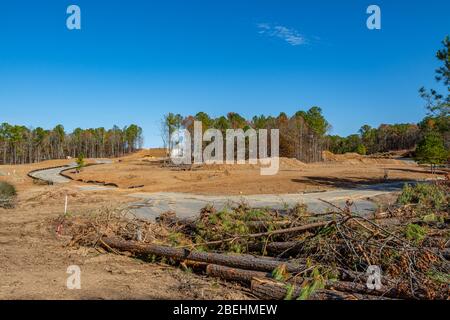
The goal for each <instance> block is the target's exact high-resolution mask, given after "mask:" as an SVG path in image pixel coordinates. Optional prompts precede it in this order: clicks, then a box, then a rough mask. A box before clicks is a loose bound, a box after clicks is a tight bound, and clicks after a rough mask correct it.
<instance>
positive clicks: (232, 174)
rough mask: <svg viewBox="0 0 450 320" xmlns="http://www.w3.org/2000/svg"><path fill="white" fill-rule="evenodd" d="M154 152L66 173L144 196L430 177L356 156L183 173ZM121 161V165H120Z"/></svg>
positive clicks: (276, 190) (396, 163) (406, 165)
mask: <svg viewBox="0 0 450 320" xmlns="http://www.w3.org/2000/svg"><path fill="white" fill-rule="evenodd" d="M158 156H160V154H159V153H158V152H154V151H141V152H139V153H138V154H135V155H133V156H130V157H127V158H123V159H120V160H116V161H115V162H114V163H112V164H109V165H99V166H91V167H87V168H85V169H83V171H82V172H81V173H78V174H76V173H75V172H73V170H72V171H68V172H66V173H67V174H68V175H69V176H71V177H72V178H73V179H75V180H81V181H84V182H88V181H101V182H105V183H113V184H116V185H118V186H119V187H120V188H123V189H127V188H133V187H139V191H144V192H162V191H166V192H186V193H198V194H210V195H211V194H212V195H224V194H226V195H238V194H244V195H250V194H283V193H299V192H305V191H307V192H310V191H318V190H328V189H334V188H342V187H352V186H355V185H356V184H373V183H380V182H383V181H384V178H385V175H387V179H388V180H389V181H391V182H392V181H399V180H409V179H411V180H421V179H426V178H432V177H433V175H430V174H429V173H428V172H427V168H423V167H419V166H417V165H416V164H414V163H410V162H406V161H402V160H396V159H373V158H367V157H361V156H358V155H356V154H350V155H346V156H334V155H333V157H332V158H331V159H330V157H329V158H328V161H325V162H323V163H315V164H305V163H302V162H300V161H297V160H295V159H286V158H281V159H280V171H279V172H278V174H277V175H274V176H261V175H260V168H259V166H257V165H248V164H246V165H209V166H206V165H205V166H197V167H193V168H192V170H189V171H182V170H176V169H173V168H166V167H162V166H161V164H160V161H159V159H158ZM119 161H120V162H119Z"/></svg>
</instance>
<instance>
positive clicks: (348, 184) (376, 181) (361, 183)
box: [292, 176, 414, 191]
mask: <svg viewBox="0 0 450 320" xmlns="http://www.w3.org/2000/svg"><path fill="white" fill-rule="evenodd" d="M292 182H298V183H312V184H314V185H316V186H326V187H334V188H340V189H364V190H383V191H397V190H399V189H401V188H402V187H403V185H404V184H405V183H411V182H414V181H408V180H403V179H388V180H384V179H380V178H371V179H360V178H357V177H349V178H336V177H315V176H309V177H304V178H301V179H292Z"/></svg>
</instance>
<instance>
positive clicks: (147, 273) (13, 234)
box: [0, 150, 432, 299]
mask: <svg viewBox="0 0 450 320" xmlns="http://www.w3.org/2000/svg"><path fill="white" fill-rule="evenodd" d="M160 156H161V150H156V151H154V150H153V151H152V150H150V151H149V150H146V151H141V152H139V153H138V154H135V155H132V156H128V157H124V158H122V159H115V160H114V162H113V163H112V164H102V165H97V166H91V167H87V168H85V169H84V170H83V172H82V173H80V174H73V173H69V174H70V175H72V177H73V178H74V179H82V180H99V181H105V182H110V183H116V184H117V185H119V187H121V188H118V189H114V190H93V191H83V190H82V189H80V186H81V185H83V183H81V182H77V181H72V182H70V183H68V184H64V185H53V186H47V185H39V184H36V183H33V180H32V179H31V178H29V177H28V176H27V173H28V172H29V171H32V170H36V169H39V168H48V167H55V166H60V165H67V164H70V163H71V162H72V161H71V160H58V161H47V162H43V163H39V164H33V165H16V166H0V181H8V182H10V183H12V184H14V185H15V186H16V187H17V189H18V198H17V205H16V208H14V209H8V210H7V209H1V208H0V270H1V271H2V277H1V282H0V299H16V298H19V299H35V298H48V299H80V298H87V299H97V298H98V299H105V298H112V299H115V298H116V299H119V298H120V299H127V298H130V299H135V298H138V299H139V298H142V299H245V298H252V296H251V295H248V294H247V293H245V291H242V290H240V288H239V287H238V286H237V285H231V284H225V283H223V282H220V281H217V280H211V279H206V278H204V277H202V276H198V275H195V274H192V273H190V272H185V271H182V270H180V269H175V268H172V267H168V266H167V265H163V264H148V263H143V262H141V261H140V260H136V259H133V258H129V257H126V256H118V255H114V254H105V252H100V251H97V250H96V249H86V248H83V247H81V248H78V249H74V248H73V247H67V244H68V243H69V241H70V239H68V238H67V237H65V236H64V232H62V233H61V234H62V235H61V234H59V233H58V232H57V231H58V222H57V221H58V218H59V217H60V216H61V215H62V214H63V208H64V198H65V196H66V195H67V196H68V199H69V214H71V215H79V214H90V213H93V212H95V211H96V210H104V208H113V207H118V206H123V205H125V203H128V202H131V201H133V199H131V198H130V197H127V195H128V194H129V193H132V192H136V189H132V190H131V189H127V188H128V187H130V186H138V185H144V186H143V187H142V188H140V189H139V191H141V190H143V191H147V192H152V191H178V192H191V193H204V194H241V193H242V194H261V193H276V194H279V193H295V192H301V191H308V190H309V191H313V190H319V189H332V188H337V187H340V186H349V185H355V184H357V183H375V182H379V180H380V179H383V178H384V175H385V174H386V171H385V170H388V171H387V173H388V179H389V180H391V181H395V180H397V179H399V180H404V179H425V178H431V177H432V176H431V175H430V174H429V173H427V172H426V169H425V168H421V167H419V166H416V165H412V164H408V163H405V162H402V161H398V160H379V159H366V158H357V157H356V158H357V159H350V160H349V161H347V160H348V159H347V160H345V161H344V160H343V161H339V160H337V161H336V160H334V161H330V162H325V163H321V164H310V165H306V164H302V163H300V162H298V161H296V160H290V159H283V160H282V166H281V170H280V172H279V174H278V175H276V176H268V177H262V176H260V175H259V168H257V167H249V166H243V167H242V168H236V169H234V168H230V167H220V166H212V167H209V168H205V167H202V168H196V169H195V170H193V171H175V170H173V169H170V168H162V167H161V166H160V165H159V164H158V158H159V157H160ZM119 160H120V162H119ZM59 231H61V230H59ZM73 264H75V265H79V266H80V267H81V270H82V289H81V290H68V289H67V288H66V279H67V277H68V274H66V270H67V267H68V266H70V265H73Z"/></svg>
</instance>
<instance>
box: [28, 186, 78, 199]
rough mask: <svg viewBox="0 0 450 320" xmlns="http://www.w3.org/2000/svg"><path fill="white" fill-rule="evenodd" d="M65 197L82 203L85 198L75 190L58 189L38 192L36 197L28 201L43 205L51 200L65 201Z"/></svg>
mask: <svg viewBox="0 0 450 320" xmlns="http://www.w3.org/2000/svg"><path fill="white" fill-rule="evenodd" d="M66 195H67V197H68V198H69V199H77V201H82V200H84V199H85V198H86V195H85V194H83V193H81V192H79V191H77V190H73V189H69V188H58V189H50V190H46V191H44V192H40V193H39V194H38V195H36V196H34V197H32V198H31V199H29V201H33V202H39V203H44V202H48V201H53V200H63V199H65V197H66Z"/></svg>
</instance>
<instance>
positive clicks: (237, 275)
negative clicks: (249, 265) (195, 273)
mask: <svg viewBox="0 0 450 320" xmlns="http://www.w3.org/2000/svg"><path fill="white" fill-rule="evenodd" d="M206 274H207V275H208V276H211V277H216V278H220V279H223V280H228V281H236V282H243V283H247V284H250V282H251V281H252V280H253V279H256V278H258V279H264V278H271V277H272V275H271V274H270V273H267V272H261V271H252V270H243V269H237V268H230V267H225V266H220V265H216V264H210V265H208V266H207V267H206Z"/></svg>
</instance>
